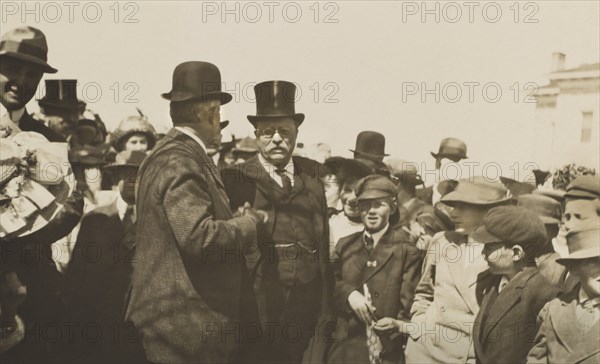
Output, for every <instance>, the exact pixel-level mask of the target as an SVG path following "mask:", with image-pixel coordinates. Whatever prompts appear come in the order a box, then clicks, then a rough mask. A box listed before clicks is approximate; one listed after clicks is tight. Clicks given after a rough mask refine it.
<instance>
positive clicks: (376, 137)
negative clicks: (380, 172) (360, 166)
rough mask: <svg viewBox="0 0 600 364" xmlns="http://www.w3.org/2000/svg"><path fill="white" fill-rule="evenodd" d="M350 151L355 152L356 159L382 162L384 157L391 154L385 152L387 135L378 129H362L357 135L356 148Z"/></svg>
mask: <svg viewBox="0 0 600 364" xmlns="http://www.w3.org/2000/svg"><path fill="white" fill-rule="evenodd" d="M350 151H351V152H354V159H360V158H362V159H368V160H371V161H374V162H382V161H383V157H387V156H389V154H386V153H385V136H383V134H381V133H378V132H376V131H361V132H360V133H359V134H358V136H357V137H356V148H354V150H353V149H350Z"/></svg>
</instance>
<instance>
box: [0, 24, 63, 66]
mask: <svg viewBox="0 0 600 364" xmlns="http://www.w3.org/2000/svg"><path fill="white" fill-rule="evenodd" d="M0 56H6V57H11V58H15V59H18V60H20V61H22V62H27V63H30V64H34V65H36V66H39V67H41V68H42V69H43V70H44V72H45V73H56V69H55V68H53V67H51V66H50V65H49V64H48V62H47V61H48V44H47V43H46V36H45V35H44V33H42V32H41V31H40V30H39V29H36V28H33V27H28V26H23V27H18V28H15V29H12V30H9V31H8V32H6V33H5V34H4V35H3V36H2V39H1V40H0Z"/></svg>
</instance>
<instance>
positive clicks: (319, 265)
mask: <svg viewBox="0 0 600 364" xmlns="http://www.w3.org/2000/svg"><path fill="white" fill-rule="evenodd" d="M254 91H255V93H256V115H249V116H248V120H249V121H250V123H251V124H252V125H253V126H254V128H255V134H256V138H257V144H258V150H259V153H258V155H257V156H255V157H253V158H251V159H249V160H247V161H246V162H244V163H242V164H238V165H236V166H234V167H231V168H229V169H224V170H223V171H222V174H223V178H224V181H225V187H226V190H227V193H228V195H229V199H230V204H231V207H232V208H238V207H239V206H243V205H244V204H246V203H249V204H250V205H252V206H253V207H255V208H257V209H261V210H265V211H267V212H268V214H269V222H268V223H267V225H266V226H264V227H263V228H260V229H259V230H258V247H257V253H256V254H253V256H252V261H251V262H249V263H251V264H250V266H249V268H250V272H251V278H252V279H253V283H254V290H255V294H256V298H257V302H258V309H259V315H260V321H261V323H262V324H263V325H264V326H263V332H273V337H272V339H270V338H268V337H265V336H264V335H263V339H264V342H263V344H264V346H263V347H262V349H261V350H260V352H259V353H258V354H259V355H261V356H260V357H256V358H254V359H256V360H257V361H259V362H274V363H280V362H285V363H299V362H300V361H301V360H302V356H303V353H304V351H305V349H306V348H307V345H308V341H309V339H310V338H311V336H312V332H313V330H314V326H315V324H316V322H317V317H318V315H319V313H320V312H321V310H322V309H323V308H324V306H325V305H326V302H325V300H326V298H327V290H326V288H327V283H328V279H327V277H326V265H325V263H326V260H327V257H328V246H329V234H328V226H327V225H328V224H327V223H328V218H327V203H326V200H325V193H324V187H323V184H322V180H321V178H322V177H323V176H321V173H320V170H319V168H320V165H319V164H318V163H317V162H315V161H313V160H310V159H307V158H303V157H297V156H294V157H292V153H293V152H294V146H295V145H296V137H297V136H298V128H299V126H300V125H301V124H302V122H303V121H304V114H301V113H296V111H295V104H294V101H295V95H296V86H295V85H294V84H293V83H291V82H288V81H266V82H261V83H259V84H257V85H256V86H255V87H254ZM269 324H274V325H275V327H269V326H268V325H269ZM289 325H294V326H295V327H298V328H299V332H300V336H299V338H298V340H296V341H293V342H292V340H289V338H287V337H286V336H285V335H286V333H285V328H286V327H288V326H289ZM269 330H271V331H269ZM256 348H260V346H258V345H257V346H256Z"/></svg>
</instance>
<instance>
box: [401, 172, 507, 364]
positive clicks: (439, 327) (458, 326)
mask: <svg viewBox="0 0 600 364" xmlns="http://www.w3.org/2000/svg"><path fill="white" fill-rule="evenodd" d="M441 202H442V203H443V204H444V205H447V206H448V207H449V213H450V218H451V220H452V223H453V224H454V226H455V230H454V231H445V232H440V233H438V234H436V235H434V237H433V239H432V240H431V243H430V245H429V247H428V249H427V255H426V257H425V262H424V263H423V272H422V276H421V281H420V282H419V284H418V286H417V289H416V292H415V302H414V304H413V307H412V309H411V314H412V318H411V321H412V323H413V330H412V331H411V333H410V336H411V339H412V340H409V341H408V344H407V347H406V360H407V362H414V363H431V362H436V363H471V362H474V361H475V351H474V347H473V341H472V338H471V335H472V328H473V327H472V326H473V322H474V321H475V317H476V316H477V313H478V311H479V304H480V303H481V297H480V295H478V293H479V291H476V288H477V287H480V286H485V284H487V283H488V282H489V281H490V279H491V275H490V274H489V273H488V272H485V271H486V269H487V264H486V262H485V260H484V259H483V256H482V254H481V250H482V248H483V246H482V245H481V243H479V242H477V241H476V240H474V239H473V238H472V237H470V235H471V233H473V231H475V229H476V228H478V227H479V226H481V225H482V224H483V217H484V216H485V214H486V213H487V211H488V210H490V209H491V208H492V207H495V206H498V205H506V204H511V202H512V197H511V196H510V194H509V193H508V190H507V189H506V187H504V185H503V184H502V183H501V182H500V181H496V182H490V181H489V180H488V179H485V178H483V177H473V178H469V179H462V180H459V181H458V184H457V185H456V188H455V189H454V190H453V191H452V192H450V193H448V194H446V195H445V196H444V197H442V199H441ZM449 337H450V338H452V340H448V339H447V338H449Z"/></svg>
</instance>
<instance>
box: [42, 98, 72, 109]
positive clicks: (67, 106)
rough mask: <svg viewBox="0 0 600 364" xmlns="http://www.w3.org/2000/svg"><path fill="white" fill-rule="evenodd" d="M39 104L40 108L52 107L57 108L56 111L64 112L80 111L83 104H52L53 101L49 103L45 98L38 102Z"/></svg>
mask: <svg viewBox="0 0 600 364" xmlns="http://www.w3.org/2000/svg"><path fill="white" fill-rule="evenodd" d="M36 101H37V102H38V104H39V105H40V107H44V108H47V107H51V108H56V109H63V110H79V109H80V108H81V104H80V103H79V101H80V100H77V102H75V103H72V102H52V101H48V100H46V99H45V98H41V99H38V100H36Z"/></svg>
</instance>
